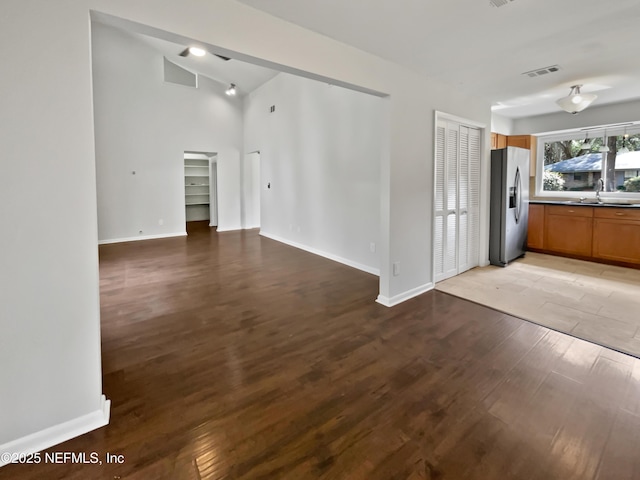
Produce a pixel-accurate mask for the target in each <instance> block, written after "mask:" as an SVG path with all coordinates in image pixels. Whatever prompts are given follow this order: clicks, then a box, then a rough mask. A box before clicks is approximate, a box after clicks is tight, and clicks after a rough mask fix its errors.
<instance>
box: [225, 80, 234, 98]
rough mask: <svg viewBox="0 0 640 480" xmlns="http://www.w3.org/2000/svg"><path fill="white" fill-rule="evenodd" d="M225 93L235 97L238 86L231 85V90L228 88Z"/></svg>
mask: <svg viewBox="0 0 640 480" xmlns="http://www.w3.org/2000/svg"><path fill="white" fill-rule="evenodd" d="M224 93H226V94H227V95H229V96H230V97H233V96H234V95H235V94H236V84H235V83H232V84H231V85H229V88H227V90H226V91H225V92H224Z"/></svg>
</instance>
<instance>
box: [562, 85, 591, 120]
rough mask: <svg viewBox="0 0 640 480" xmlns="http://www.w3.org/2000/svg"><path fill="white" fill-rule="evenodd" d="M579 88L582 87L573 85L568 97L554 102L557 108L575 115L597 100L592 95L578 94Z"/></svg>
mask: <svg viewBox="0 0 640 480" xmlns="http://www.w3.org/2000/svg"><path fill="white" fill-rule="evenodd" d="M581 87H582V85H573V86H572V87H571V91H570V92H569V95H567V96H566V97H562V98H560V99H558V100H557V101H556V103H557V104H558V106H559V107H560V108H562V109H563V110H564V111H565V112H569V113H571V114H573V115H575V114H576V113H578V112H581V111H582V110H584V109H585V108H587V107H588V106H589V105H591V103H592V102H593V101H594V100H595V99H596V98H598V96H597V95H594V94H593V93H580V88H581Z"/></svg>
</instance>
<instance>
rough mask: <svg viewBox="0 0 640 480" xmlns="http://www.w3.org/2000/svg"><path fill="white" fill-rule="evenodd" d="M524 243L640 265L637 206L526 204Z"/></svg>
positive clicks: (536, 248) (533, 247)
mask: <svg viewBox="0 0 640 480" xmlns="http://www.w3.org/2000/svg"><path fill="white" fill-rule="evenodd" d="M527 246H528V248H530V249H531V250H534V251H536V252H542V253H550V254H554V253H555V254H558V255H563V256H567V257H576V258H581V259H584V260H594V261H600V262H603V263H613V264H619V265H624V266H628V267H634V268H640V208H628V207H627V208H624V207H623V208H616V207H606V206H602V207H591V206H582V205H549V204H546V205H544V204H535V203H533V204H529V231H528V236H527Z"/></svg>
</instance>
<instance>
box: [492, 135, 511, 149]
mask: <svg viewBox="0 0 640 480" xmlns="http://www.w3.org/2000/svg"><path fill="white" fill-rule="evenodd" d="M506 147H507V136H506V135H501V134H499V133H495V132H491V150H497V149H499V148H506Z"/></svg>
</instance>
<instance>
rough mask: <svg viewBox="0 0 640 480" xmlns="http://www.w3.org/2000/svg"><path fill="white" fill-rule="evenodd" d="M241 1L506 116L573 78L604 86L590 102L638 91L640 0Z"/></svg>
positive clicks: (548, 106) (538, 108)
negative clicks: (539, 72)
mask: <svg viewBox="0 0 640 480" xmlns="http://www.w3.org/2000/svg"><path fill="white" fill-rule="evenodd" d="M239 1H240V2H241V3H244V4H247V5H250V6H252V7H254V8H257V9H259V10H262V11H264V12H267V13H270V14H272V15H275V16H277V17H280V18H282V19H284V20H287V21H290V22H292V23H295V24H297V25H300V26H302V27H304V28H307V29H310V30H313V31H316V32H318V33H321V34H323V35H326V36H328V37H331V38H333V39H335V40H338V41H341V42H343V43H347V44H350V45H352V46H355V47H357V48H359V49H361V50H364V51H367V52H370V53H373V54H375V55H378V56H380V57H383V58H386V59H388V60H391V61H394V62H395V63H398V64H401V65H404V66H406V67H409V68H411V69H413V70H417V71H420V72H422V73H424V74H426V75H428V76H429V77H432V78H436V79H439V80H441V81H443V82H446V83H448V84H451V85H455V86H457V87H458V88H460V89H463V90H465V91H468V92H470V93H472V94H475V95H481V96H483V97H485V98H487V99H488V100H489V101H491V102H492V105H494V111H495V112H496V113H499V114H500V115H504V116H507V117H512V118H518V117H525V116H531V115H538V114H543V113H550V112H557V111H560V108H559V107H558V106H557V105H556V104H555V100H556V99H558V98H560V97H562V96H566V95H568V94H569V87H570V86H571V85H575V84H584V87H583V89H582V91H583V92H594V93H596V94H597V95H598V99H597V100H596V101H595V102H594V104H593V105H594V106H596V105H604V104H607V103H615V102H621V101H625V100H629V99H638V98H640V57H639V56H638V53H637V48H638V46H639V45H640V2H639V0H612V1H608V2H607V1H604V0H514V1H513V2H512V3H509V4H507V5H505V6H503V7H500V8H496V7H493V6H491V5H490V3H489V0H440V1H437V2H436V1H429V0H393V1H391V0H348V1H345V0H239ZM556 64H557V65H559V66H560V71H558V72H556V73H553V74H548V75H544V76H540V77H535V78H529V77H528V76H526V75H522V73H523V72H527V71H530V70H534V69H538V68H541V67H546V66H550V65H556Z"/></svg>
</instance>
